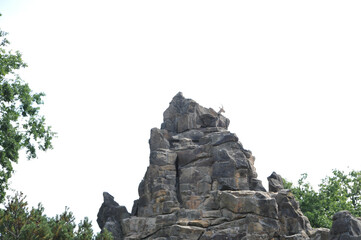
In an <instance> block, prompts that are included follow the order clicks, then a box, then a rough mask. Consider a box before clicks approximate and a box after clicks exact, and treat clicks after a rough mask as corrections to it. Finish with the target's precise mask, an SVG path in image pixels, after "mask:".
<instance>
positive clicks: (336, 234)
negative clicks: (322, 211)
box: [330, 211, 361, 240]
mask: <svg viewBox="0 0 361 240" xmlns="http://www.w3.org/2000/svg"><path fill="white" fill-rule="evenodd" d="M332 220H333V223H332V228H331V231H330V240H351V239H352V240H353V239H358V240H361V220H360V219H358V218H355V217H354V216H352V215H351V213H350V212H349V211H340V212H337V213H335V215H334V216H333V219H332Z"/></svg>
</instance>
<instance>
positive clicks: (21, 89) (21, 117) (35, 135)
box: [0, 14, 55, 203]
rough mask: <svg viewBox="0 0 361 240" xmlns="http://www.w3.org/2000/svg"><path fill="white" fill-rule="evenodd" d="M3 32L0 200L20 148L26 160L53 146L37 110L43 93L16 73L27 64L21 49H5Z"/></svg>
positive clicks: (0, 47) (0, 49) (51, 134)
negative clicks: (33, 89) (24, 151)
mask: <svg viewBox="0 0 361 240" xmlns="http://www.w3.org/2000/svg"><path fill="white" fill-rule="evenodd" d="M0 16H1V14H0ZM6 35H7V33H6V32H3V31H2V30H1V29H0V203H1V202H3V201H4V197H5V191H6V190H7V189H8V180H9V178H10V177H11V175H12V173H13V166H12V164H13V163H17V162H18V159H19V151H20V150H21V149H26V154H27V158H28V159H31V158H36V154H37V150H41V151H45V150H47V149H50V148H52V139H53V137H54V136H55V133H54V132H52V131H51V128H50V127H49V126H46V124H45V118H44V116H42V115H41V114H40V113H39V110H40V105H42V104H43V101H42V98H43V97H44V93H34V92H33V91H32V90H31V89H30V87H29V85H28V84H27V83H25V82H24V81H23V80H22V79H21V78H20V76H19V75H18V74H17V72H16V71H17V70H19V69H20V68H24V67H27V65H26V63H24V61H23V59H22V55H21V53H20V52H18V51H16V52H15V53H13V52H12V51H11V50H8V45H9V44H10V42H9V41H8V40H7V39H6V37H5V36H6Z"/></svg>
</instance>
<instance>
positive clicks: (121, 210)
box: [97, 192, 130, 240]
mask: <svg viewBox="0 0 361 240" xmlns="http://www.w3.org/2000/svg"><path fill="white" fill-rule="evenodd" d="M103 197H104V202H103V204H102V206H101V207H100V209H99V212H98V218H97V222H98V225H99V227H100V229H102V230H103V229H107V230H108V231H109V232H111V233H112V235H113V237H114V240H121V239H123V232H122V228H121V226H120V223H121V220H122V219H126V218H129V217H130V214H129V213H128V211H127V209H126V208H125V207H124V206H120V205H119V204H118V203H117V202H116V201H114V197H113V196H112V195H110V194H109V193H107V192H104V193H103Z"/></svg>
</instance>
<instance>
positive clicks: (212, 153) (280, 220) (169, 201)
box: [97, 93, 360, 240]
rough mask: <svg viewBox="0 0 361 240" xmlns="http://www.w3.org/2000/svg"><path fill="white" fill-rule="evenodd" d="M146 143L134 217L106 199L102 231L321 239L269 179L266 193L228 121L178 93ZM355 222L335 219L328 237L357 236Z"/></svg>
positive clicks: (162, 237) (160, 238)
mask: <svg viewBox="0 0 361 240" xmlns="http://www.w3.org/2000/svg"><path fill="white" fill-rule="evenodd" d="M163 117H164V119H163V123H162V125H161V129H158V128H153V129H152V130H151V136H150V140H149V146H150V151H151V152H150V157H149V166H148V168H147V171H146V173H145V175H144V178H143V180H142V181H141V183H140V184H139V188H138V192H139V199H137V200H135V201H134V206H133V208H132V214H131V215H130V214H129V213H128V212H127V211H126V209H125V208H124V207H122V206H119V204H117V203H116V202H115V201H114V198H113V197H112V196H111V195H110V194H108V193H104V203H103V205H102V206H101V208H100V210H99V213H98V220H97V221H98V224H99V227H100V228H101V229H104V228H106V229H108V230H109V231H111V232H112V233H113V235H114V237H115V239H116V240H118V239H157V240H168V239H190V240H192V239H195V240H196V239H197V240H198V239H201V240H211V239H242V240H253V239H254V240H261V239H262V240H263V239H273V240H284V239H290V240H299V239H312V240H326V239H328V238H329V231H327V230H325V229H312V227H311V226H310V223H309V221H308V219H307V217H305V216H304V215H303V214H302V212H301V210H300V208H299V204H298V202H297V201H296V200H295V198H294V197H293V195H292V193H291V192H290V191H289V190H285V189H283V183H282V178H281V177H280V176H279V175H278V174H276V173H273V174H272V175H271V176H270V177H269V178H268V180H269V186H270V192H266V190H265V188H264V187H263V186H262V182H261V181H260V180H259V179H257V172H256V168H255V166H254V163H255V157H254V156H253V155H252V152H251V151H249V150H246V149H244V148H243V145H242V144H241V143H240V142H239V139H238V137H237V136H236V134H234V133H231V132H230V131H228V130H227V129H228V126H229V122H230V121H229V119H227V118H226V117H224V116H223V115H222V114H220V113H217V112H215V111H214V110H213V109H211V108H209V109H207V108H204V107H202V106H200V105H199V104H198V103H196V102H195V101H193V100H191V99H186V98H184V96H183V95H182V93H178V94H177V95H176V96H175V97H174V98H173V100H172V101H171V103H170V105H169V107H168V108H167V109H166V111H165V112H164V116H163ZM359 225H360V223H359V221H358V220H357V219H355V218H352V217H351V216H349V215H348V214H347V213H339V214H338V215H335V222H334V227H333V230H331V236H334V237H333V238H332V239H353V238H342V237H341V238H340V236H346V235H347V234H348V235H347V236H349V237H354V236H358V235H357V234H359V232H360V228H359Z"/></svg>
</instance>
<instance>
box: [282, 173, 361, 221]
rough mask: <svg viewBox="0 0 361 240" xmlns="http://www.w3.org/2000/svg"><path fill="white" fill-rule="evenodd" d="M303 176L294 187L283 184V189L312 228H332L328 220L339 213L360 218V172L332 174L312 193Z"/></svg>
mask: <svg viewBox="0 0 361 240" xmlns="http://www.w3.org/2000/svg"><path fill="white" fill-rule="evenodd" d="M306 179H307V174H302V175H301V178H300V180H299V181H298V184H297V185H296V186H293V184H292V183H290V182H287V181H286V180H285V182H284V183H285V186H286V187H287V188H289V189H291V190H292V193H293V194H294V196H295V197H296V199H297V200H298V201H299V203H300V208H301V210H302V212H303V213H304V214H305V215H306V216H307V217H308V219H309V220H310V222H311V225H312V226H313V227H326V228H330V227H331V226H332V216H333V215H334V214H335V213H336V212H338V211H341V210H348V211H350V212H351V214H353V215H354V216H357V217H360V216H361V171H351V172H349V173H348V174H346V173H344V172H343V171H339V170H333V171H332V175H331V176H327V177H326V178H324V179H323V180H322V182H321V184H319V190H318V191H315V190H314V189H313V188H312V186H311V185H310V184H309V183H308V182H306Z"/></svg>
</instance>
